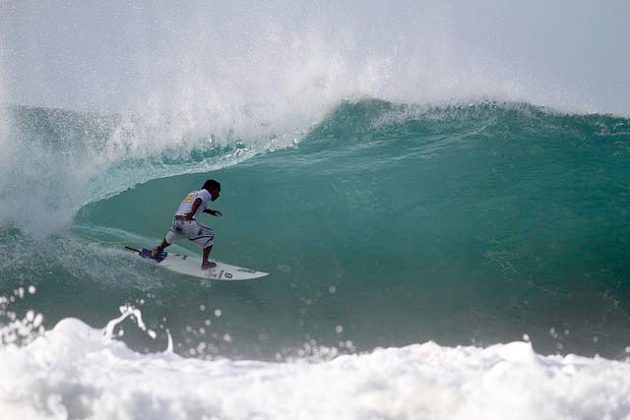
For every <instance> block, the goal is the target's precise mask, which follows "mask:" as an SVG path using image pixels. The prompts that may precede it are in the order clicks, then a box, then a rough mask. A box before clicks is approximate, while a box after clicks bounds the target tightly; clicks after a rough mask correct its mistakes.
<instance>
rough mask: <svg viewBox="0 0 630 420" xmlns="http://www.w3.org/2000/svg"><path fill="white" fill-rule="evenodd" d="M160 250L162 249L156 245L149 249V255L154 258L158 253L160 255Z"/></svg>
mask: <svg viewBox="0 0 630 420" xmlns="http://www.w3.org/2000/svg"><path fill="white" fill-rule="evenodd" d="M161 252H162V249H161V248H160V247H159V246H156V247H155V248H153V250H152V251H151V257H153V258H155V257H157V256H158V255H160V253H161Z"/></svg>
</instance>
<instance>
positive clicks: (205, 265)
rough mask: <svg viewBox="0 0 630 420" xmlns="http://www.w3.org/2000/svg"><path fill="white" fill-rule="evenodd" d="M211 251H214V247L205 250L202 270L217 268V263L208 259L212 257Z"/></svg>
mask: <svg viewBox="0 0 630 420" xmlns="http://www.w3.org/2000/svg"><path fill="white" fill-rule="evenodd" d="M210 251H212V245H210V246H209V247H207V248H204V249H203V260H202V261H201V268H202V269H203V270H207V269H209V268H214V267H216V266H217V265H216V263H213V262H210V261H208V257H209V256H210Z"/></svg>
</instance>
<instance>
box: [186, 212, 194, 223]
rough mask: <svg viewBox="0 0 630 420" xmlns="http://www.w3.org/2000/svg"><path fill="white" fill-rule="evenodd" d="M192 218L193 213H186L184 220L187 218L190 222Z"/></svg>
mask: <svg viewBox="0 0 630 420" xmlns="http://www.w3.org/2000/svg"><path fill="white" fill-rule="evenodd" d="M192 219H193V217H192V213H188V214H186V215H185V216H184V220H187V221H189V222H190V221H191V220H192Z"/></svg>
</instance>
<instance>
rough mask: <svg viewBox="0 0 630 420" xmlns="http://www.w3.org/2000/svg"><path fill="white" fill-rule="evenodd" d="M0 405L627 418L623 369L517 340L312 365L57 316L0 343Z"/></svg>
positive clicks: (155, 413)
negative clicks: (211, 352)
mask: <svg viewBox="0 0 630 420" xmlns="http://www.w3.org/2000/svg"><path fill="white" fill-rule="evenodd" d="M0 355H1V356H2V357H0V368H1V369H2V371H3V373H4V374H3V375H2V376H1V377H0V388H2V389H3V392H2V393H0V409H1V410H2V412H3V413H4V415H5V418H8V419H17V418H24V417H28V418H35V419H37V418H86V417H87V418H161V419H171V418H226V419H230V418H253V417H256V418H305V419H311V418H313V419H316V418H317V419H320V418H344V419H353V418H356V419H359V418H393V417H395V418H436V419H453V418H455V419H475V418H512V419H521V418H522V419H531V418H537V419H562V418H567V419H568V418H572V419H575V418H625V417H627V416H629V415H630V397H628V396H629V395H630V382H629V381H628V380H627V378H628V375H629V374H630V365H628V364H627V363H624V362H615V361H610V360H606V359H602V358H594V359H589V358H584V357H579V356H574V355H568V356H565V357H561V356H541V355H539V354H536V353H535V352H534V351H533V350H532V347H531V345H530V344H529V343H524V342H513V343H509V344H497V345H494V346H491V347H488V348H485V349H484V348H478V347H456V348H449V347H440V346H439V345H437V344H435V343H432V342H429V343H425V344H414V345H410V346H407V347H402V348H389V349H376V350H374V351H372V352H370V353H366V354H360V355H346V356H340V357H338V358H336V359H333V360H331V361H326V362H320V363H303V362H297V363H265V362H256V361H231V360H227V359H224V360H212V361H202V360H198V359H186V358H182V357H179V356H177V355H175V354H173V353H170V352H166V353H156V354H145V355H141V354H138V353H135V352H133V351H131V350H129V349H128V348H127V347H125V345H124V344H123V343H122V342H119V341H115V340H114V341H112V340H110V339H108V338H106V337H105V335H104V334H103V330H99V329H93V328H90V327H89V326H87V325H86V324H84V323H83V322H82V321H80V320H78V319H70V318H66V319H64V320H62V321H60V322H59V323H58V324H57V326H56V327H55V328H53V329H52V330H51V331H48V332H47V333H46V334H45V335H44V336H42V337H40V338H38V339H36V340H35V341H33V342H32V343H30V344H29V345H27V346H25V347H21V348H19V347H16V346H6V347H3V348H0Z"/></svg>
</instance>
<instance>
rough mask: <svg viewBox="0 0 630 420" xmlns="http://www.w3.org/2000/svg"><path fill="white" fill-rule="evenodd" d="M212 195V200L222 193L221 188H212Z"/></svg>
mask: <svg viewBox="0 0 630 420" xmlns="http://www.w3.org/2000/svg"><path fill="white" fill-rule="evenodd" d="M210 195H211V196H212V201H214V200H216V199H217V198H219V195H221V190H210Z"/></svg>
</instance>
